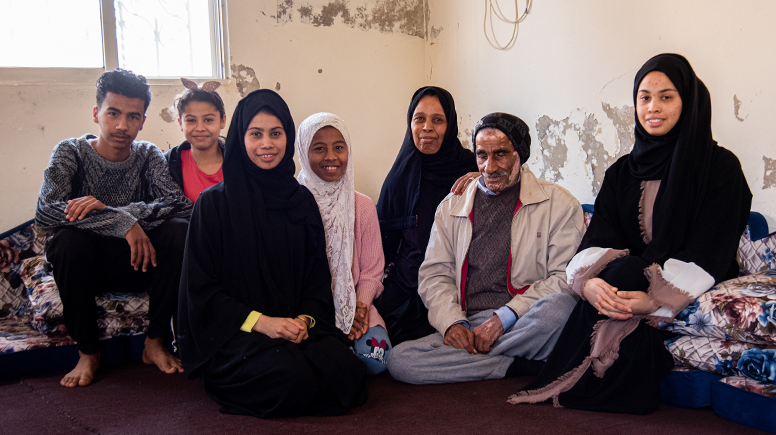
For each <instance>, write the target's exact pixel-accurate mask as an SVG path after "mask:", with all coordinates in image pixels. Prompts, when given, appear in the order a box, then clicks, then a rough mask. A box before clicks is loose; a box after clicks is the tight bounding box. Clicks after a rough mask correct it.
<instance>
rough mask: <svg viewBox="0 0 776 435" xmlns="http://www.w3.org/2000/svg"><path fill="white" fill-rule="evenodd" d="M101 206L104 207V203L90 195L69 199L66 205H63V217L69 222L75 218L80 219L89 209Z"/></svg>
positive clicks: (100, 207)
mask: <svg viewBox="0 0 776 435" xmlns="http://www.w3.org/2000/svg"><path fill="white" fill-rule="evenodd" d="M103 208H105V204H103V203H102V202H100V201H99V200H98V199H97V198H95V197H93V196H91V195H89V196H82V197H81V198H75V199H70V200H68V201H67V207H65V219H67V220H69V221H70V222H73V221H75V220H76V219H78V220H80V219H83V218H85V217H86V215H88V214H89V212H90V211H92V210H101V209H103Z"/></svg>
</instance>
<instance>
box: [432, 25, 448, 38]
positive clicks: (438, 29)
mask: <svg viewBox="0 0 776 435" xmlns="http://www.w3.org/2000/svg"><path fill="white" fill-rule="evenodd" d="M442 30H445V28H444V27H441V26H440V27H436V26H431V39H437V38H439V34H440V33H442Z"/></svg>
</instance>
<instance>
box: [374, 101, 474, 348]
mask: <svg viewBox="0 0 776 435" xmlns="http://www.w3.org/2000/svg"><path fill="white" fill-rule="evenodd" d="M476 171H478V169H477V163H476V160H475V158H474V153H472V152H471V151H469V150H467V149H465V148H463V146H462V145H461V141H460V140H458V115H457V114H456V112H455V102H454V101H453V96H452V95H450V93H449V92H447V91H446V90H444V89H442V88H439V87H435V86H429V87H425V88H421V89H418V90H417V91H416V92H415V94H414V95H413V96H412V101H411V102H410V107H409V109H408V110H407V132H406V134H405V135H404V142H403V143H402V146H401V149H400V150H399V155H398V156H397V157H396V161H394V163H393V167H391V171H390V172H389V173H388V176H387V177H386V178H385V182H384V183H383V188H382V191H381V192H380V200H379V201H378V202H377V215H378V217H379V219H380V232H381V233H382V237H383V252H384V253H385V264H386V265H387V270H388V274H387V276H386V277H385V280H384V281H383V286H384V287H385V290H384V291H383V293H382V295H381V296H380V297H379V298H377V299H375V301H374V306H375V307H376V308H377V310H378V311H379V312H380V314H382V316H383V319H384V320H385V324H386V329H387V330H388V335H389V337H390V339H391V343H392V344H393V345H394V346H396V345H397V344H399V343H401V342H403V341H406V340H414V339H417V338H421V337H425V336H426V335H428V334H432V333H434V332H436V330H435V329H434V328H433V327H431V325H430V324H429V323H428V310H426V307H425V306H424V305H423V301H422V300H421V299H420V296H418V269H419V268H420V265H421V264H422V263H423V259H424V257H425V255H426V246H427V245H428V240H429V237H430V235H431V226H432V225H433V224H434V213H435V212H436V208H437V206H438V205H439V203H440V202H441V201H442V200H443V199H444V198H445V196H447V194H448V193H450V188H451V187H453V183H455V181H456V180H458V178H459V177H460V176H462V175H464V174H466V173H468V172H476Z"/></svg>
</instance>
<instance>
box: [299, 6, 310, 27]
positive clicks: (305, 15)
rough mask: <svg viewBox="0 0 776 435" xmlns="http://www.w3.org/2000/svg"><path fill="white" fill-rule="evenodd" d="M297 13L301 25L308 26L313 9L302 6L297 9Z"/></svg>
mask: <svg viewBox="0 0 776 435" xmlns="http://www.w3.org/2000/svg"><path fill="white" fill-rule="evenodd" d="M297 10H298V11H299V17H300V18H301V21H302V23H303V24H310V23H312V21H313V7H312V6H310V5H306V6H302V7H301V8H299V9H297Z"/></svg>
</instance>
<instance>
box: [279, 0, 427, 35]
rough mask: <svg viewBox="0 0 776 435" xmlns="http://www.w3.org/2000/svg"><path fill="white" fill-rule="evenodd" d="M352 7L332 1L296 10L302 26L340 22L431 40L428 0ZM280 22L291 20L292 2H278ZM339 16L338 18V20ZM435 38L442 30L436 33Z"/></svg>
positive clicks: (379, 0)
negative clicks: (429, 37) (429, 38)
mask: <svg viewBox="0 0 776 435" xmlns="http://www.w3.org/2000/svg"><path fill="white" fill-rule="evenodd" d="M363 3H364V4H361V5H358V6H356V7H355V10H354V9H353V8H351V6H350V2H349V1H348V0H331V1H329V2H328V3H326V4H324V5H322V6H321V7H320V10H318V8H317V6H313V5H311V4H310V3H305V4H302V5H301V6H299V7H298V8H297V9H296V11H297V12H298V13H299V21H300V22H301V23H302V24H310V25H313V26H315V27H321V26H323V27H329V26H332V25H334V23H335V22H337V21H340V22H341V23H343V24H345V25H346V26H349V27H352V28H359V29H361V30H372V29H377V30H379V31H381V32H383V33H393V32H401V33H405V34H407V35H410V36H417V37H419V38H423V39H427V38H428V36H429V35H428V33H429V32H428V26H427V23H428V21H429V18H430V11H429V8H428V0H372V1H368V2H363ZM277 5H278V6H277V16H276V19H277V22H278V23H279V24H285V23H286V22H289V21H292V18H291V13H292V8H293V6H294V3H293V0H278V3H277ZM338 17H339V18H338ZM434 31H435V32H436V34H435V36H433V37H434V38H436V37H438V36H439V33H440V32H442V28H441V27H440V28H438V29H436V30H434Z"/></svg>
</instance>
